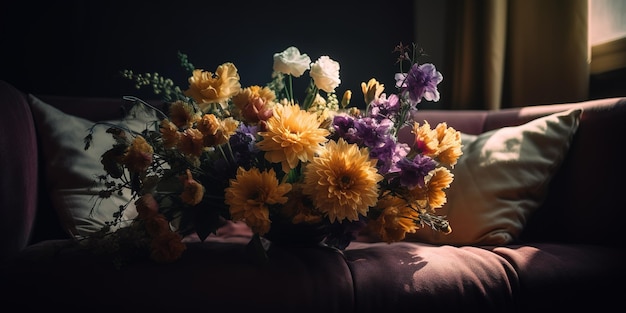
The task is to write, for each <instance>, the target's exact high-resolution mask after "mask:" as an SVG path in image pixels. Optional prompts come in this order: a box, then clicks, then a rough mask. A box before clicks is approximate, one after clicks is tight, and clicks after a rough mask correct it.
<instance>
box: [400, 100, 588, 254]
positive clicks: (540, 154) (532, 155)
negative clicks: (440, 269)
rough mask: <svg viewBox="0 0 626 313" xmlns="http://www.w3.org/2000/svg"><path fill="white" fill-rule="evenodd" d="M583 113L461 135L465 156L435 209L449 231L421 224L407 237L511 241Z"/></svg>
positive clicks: (461, 242) (541, 196)
mask: <svg viewBox="0 0 626 313" xmlns="http://www.w3.org/2000/svg"><path fill="white" fill-rule="evenodd" d="M581 114H582V109H572V110H568V111H565V112H560V113H555V114H552V115H549V116H545V117H541V118H538V119H535V120H533V121H530V122H528V123H526V124H523V125H520V126H515V127H504V128H501V129H496V130H492V131H489V132H485V133H483V134H480V135H478V136H474V135H467V134H462V137H461V139H462V143H463V155H462V156H461V157H460V158H459V160H458V163H457V165H456V166H455V167H454V169H452V173H453V174H454V181H453V182H452V185H451V186H450V188H449V189H448V190H447V193H446V195H447V203H446V204H445V205H444V206H443V207H442V208H441V209H440V210H438V214H441V215H446V216H447V217H448V221H449V222H450V226H451V227H452V233H450V234H448V235H443V234H441V233H439V232H435V231H433V230H431V229H430V228H423V229H420V230H418V232H417V233H416V234H410V235H409V236H407V239H408V240H416V241H422V242H427V243H433V244H452V245H468V244H479V245H502V244H507V243H511V242H514V241H515V240H516V239H517V238H518V236H519V235H520V233H521V231H522V229H523V228H524V226H525V225H526V221H527V220H528V218H529V217H530V215H531V214H532V213H533V212H534V211H535V210H536V209H537V208H538V207H539V206H540V205H541V204H542V202H543V200H544V198H545V196H546V193H547V189H548V185H549V183H550V180H551V179H552V176H553V175H554V174H555V173H556V171H557V169H558V168H559V166H560V165H561V163H562V161H563V159H564V157H565V155H566V154H567V151H568V149H569V146H570V142H571V140H572V137H573V135H574V134H575V132H576V130H577V128H578V123H579V119H580V116H581Z"/></svg>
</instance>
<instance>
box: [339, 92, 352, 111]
mask: <svg viewBox="0 0 626 313" xmlns="http://www.w3.org/2000/svg"><path fill="white" fill-rule="evenodd" d="M350 100H352V91H351V90H346V91H344V93H343V97H342V98H341V108H342V109H345V108H346V107H348V105H349V104H350Z"/></svg>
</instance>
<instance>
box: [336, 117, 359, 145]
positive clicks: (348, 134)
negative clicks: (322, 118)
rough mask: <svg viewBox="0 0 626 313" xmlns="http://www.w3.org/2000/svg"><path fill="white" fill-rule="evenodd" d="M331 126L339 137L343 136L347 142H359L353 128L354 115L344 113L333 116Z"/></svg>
mask: <svg viewBox="0 0 626 313" xmlns="http://www.w3.org/2000/svg"><path fill="white" fill-rule="evenodd" d="M333 128H334V129H335V134H336V135H337V136H338V137H339V138H343V139H345V140H346V141H347V142H349V143H358V142H359V138H358V137H357V135H356V129H355V128H354V117H352V116H350V115H345V114H340V115H336V116H335V117H334V118H333Z"/></svg>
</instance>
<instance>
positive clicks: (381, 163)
mask: <svg viewBox="0 0 626 313" xmlns="http://www.w3.org/2000/svg"><path fill="white" fill-rule="evenodd" d="M410 150H411V149H410V148H409V146H408V145H407V144H405V143H398V142H396V141H395V140H393V139H392V138H391V137H388V138H387V140H385V142H384V143H383V144H382V145H381V146H380V147H377V148H372V150H371V152H370V156H371V157H372V158H373V159H378V164H377V167H378V172H379V173H380V174H383V175H385V174H387V173H395V172H399V171H400V169H399V168H398V167H397V166H396V163H398V162H399V161H400V160H402V159H404V157H406V156H407V154H408V153H409V151H410Z"/></svg>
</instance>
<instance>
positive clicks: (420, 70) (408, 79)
mask: <svg viewBox="0 0 626 313" xmlns="http://www.w3.org/2000/svg"><path fill="white" fill-rule="evenodd" d="M395 79H396V87H398V88H400V89H401V90H402V93H403V94H407V93H408V95H409V100H410V102H411V105H416V104H418V103H420V102H421V101H422V98H424V99H426V100H427V101H439V91H438V90H437V85H438V84H439V83H440V82H441V81H442V80H443V75H441V73H440V72H438V71H437V69H436V68H435V66H434V65H433V64H431V63H425V64H422V65H418V64H417V63H415V64H413V66H411V69H409V72H408V73H398V74H396V76H395Z"/></svg>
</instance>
